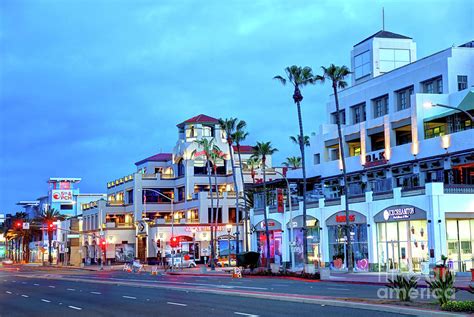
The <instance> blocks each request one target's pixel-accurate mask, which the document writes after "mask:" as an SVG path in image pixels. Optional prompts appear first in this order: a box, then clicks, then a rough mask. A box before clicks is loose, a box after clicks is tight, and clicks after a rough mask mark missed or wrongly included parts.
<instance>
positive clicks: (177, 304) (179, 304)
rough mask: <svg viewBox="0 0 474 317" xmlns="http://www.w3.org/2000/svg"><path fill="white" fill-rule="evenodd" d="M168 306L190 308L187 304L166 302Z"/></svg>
mask: <svg viewBox="0 0 474 317" xmlns="http://www.w3.org/2000/svg"><path fill="white" fill-rule="evenodd" d="M166 304H168V305H176V306H188V305H187V304H181V303H175V302H166Z"/></svg>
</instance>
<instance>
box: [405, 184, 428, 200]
mask: <svg viewBox="0 0 474 317" xmlns="http://www.w3.org/2000/svg"><path fill="white" fill-rule="evenodd" d="M424 194H425V186H416V187H407V188H402V197H410V196H418V195H424Z"/></svg>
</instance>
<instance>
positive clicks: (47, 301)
mask: <svg viewBox="0 0 474 317" xmlns="http://www.w3.org/2000/svg"><path fill="white" fill-rule="evenodd" d="M41 301H42V302H45V303H51V301H50V300H47V299H42V300H41Z"/></svg>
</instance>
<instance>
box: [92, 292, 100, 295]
mask: <svg viewBox="0 0 474 317" xmlns="http://www.w3.org/2000/svg"><path fill="white" fill-rule="evenodd" d="M91 294H95V295H101V294H102V293H101V292H91Z"/></svg>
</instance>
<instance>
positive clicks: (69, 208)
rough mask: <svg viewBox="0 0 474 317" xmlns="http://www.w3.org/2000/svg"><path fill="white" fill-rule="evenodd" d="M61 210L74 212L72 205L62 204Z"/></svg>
mask: <svg viewBox="0 0 474 317" xmlns="http://www.w3.org/2000/svg"><path fill="white" fill-rule="evenodd" d="M61 210H72V205H64V204H61Z"/></svg>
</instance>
